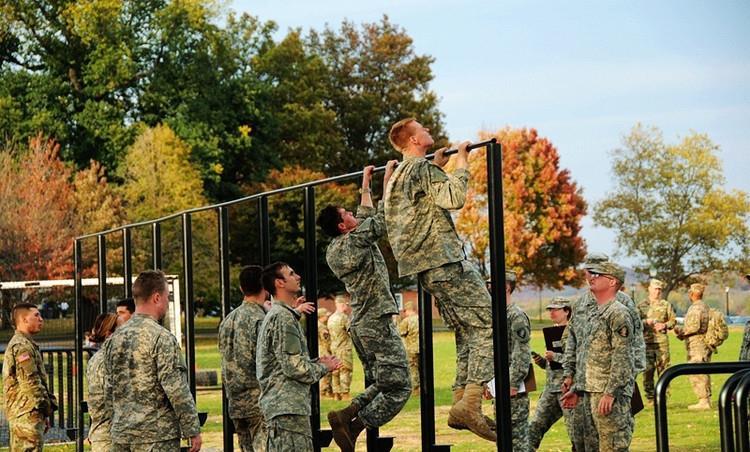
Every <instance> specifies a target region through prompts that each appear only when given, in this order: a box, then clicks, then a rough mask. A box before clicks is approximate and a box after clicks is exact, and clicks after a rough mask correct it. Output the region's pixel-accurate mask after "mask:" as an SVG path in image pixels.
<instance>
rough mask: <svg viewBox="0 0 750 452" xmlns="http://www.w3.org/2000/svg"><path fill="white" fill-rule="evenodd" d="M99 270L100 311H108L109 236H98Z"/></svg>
mask: <svg viewBox="0 0 750 452" xmlns="http://www.w3.org/2000/svg"><path fill="white" fill-rule="evenodd" d="M96 250H97V255H98V260H99V262H98V269H99V270H98V271H99V313H100V314H101V313H104V312H107V236H106V235H104V234H102V235H100V236H98V237H97V238H96Z"/></svg>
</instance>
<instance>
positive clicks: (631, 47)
mask: <svg viewBox="0 0 750 452" xmlns="http://www.w3.org/2000/svg"><path fill="white" fill-rule="evenodd" d="M227 6H228V8H229V9H232V10H235V11H239V12H248V13H250V14H252V15H255V16H258V17H259V18H260V19H262V20H273V21H275V22H276V23H277V24H278V26H279V30H280V31H279V38H281V37H283V35H284V34H285V33H286V31H287V30H288V29H289V28H297V27H300V28H302V29H303V30H308V29H310V28H313V29H322V28H323V27H324V26H325V25H326V24H329V25H330V26H331V27H333V28H338V26H339V25H340V23H341V22H342V21H343V20H348V21H350V22H354V23H363V22H376V21H379V20H380V18H381V17H382V16H383V15H384V14H386V15H388V17H389V18H390V20H391V21H392V22H393V23H395V24H397V25H399V26H401V27H403V28H404V29H405V30H406V32H407V33H408V34H409V35H410V36H411V37H412V38H413V39H414V47H415V50H416V52H417V53H419V54H428V55H431V56H432V57H434V58H435V62H434V63H433V65H432V70H433V74H434V77H435V78H434V80H433V82H432V83H431V89H432V90H434V91H435V92H436V93H437V94H438V96H439V97H440V110H441V111H442V112H443V113H444V114H445V125H446V128H447V131H448V136H449V137H450V139H451V140H454V141H461V140H464V139H476V136H477V132H478V131H479V130H480V129H485V130H496V129H498V128H501V127H505V126H511V127H533V128H535V129H537V131H538V132H539V134H540V136H544V137H547V138H548V139H550V140H551V142H552V143H553V144H554V145H555V146H556V147H557V149H558V152H559V154H560V163H561V167H563V168H567V169H569V170H570V172H571V174H572V177H573V179H574V180H575V181H577V183H578V184H579V186H581V187H582V189H583V195H584V197H585V198H586V200H587V201H588V202H589V206H590V208H589V213H591V212H593V208H592V206H593V205H594V204H595V203H596V202H597V201H599V200H601V199H602V198H603V197H604V196H606V193H607V192H609V191H611V190H612V189H613V180H612V174H611V170H610V168H611V155H610V152H611V151H612V150H613V149H616V148H617V147H619V146H620V145H621V142H622V141H621V140H622V137H623V135H625V134H627V133H628V132H629V131H630V129H631V128H632V127H633V126H634V125H635V124H636V123H638V122H641V123H643V124H647V125H653V126H657V127H659V128H660V129H661V130H662V131H663V132H664V137H665V140H666V141H667V142H668V143H675V142H677V141H678V140H679V139H680V138H681V137H684V136H686V135H687V134H689V133H691V132H693V131H695V132H700V133H706V134H708V135H709V136H710V138H711V139H712V140H713V141H714V143H716V144H717V145H719V146H720V148H721V151H720V154H719V155H720V157H721V159H722V160H723V164H724V174H725V177H726V184H725V187H726V188H727V189H730V190H731V189H739V190H744V191H747V192H750V145H749V144H748V140H747V138H746V134H747V132H748V131H750V2H747V1H660V2H653V1H640V0H637V1H633V0H631V1H627V2H625V1H605V0H599V1H585V2H584V1H575V2H574V1H565V2H563V1H554V0H553V1H550V0H547V1H498V0H494V1H480V0H464V1H448V0H429V1H428V0H398V1H396V0H368V1H339V0H316V1H309V0H304V1H302V0H285V1H278V0H274V1H270V0H256V1H249V0H234V1H230V2H229V3H228V5H227ZM582 234H583V236H584V238H585V239H586V242H587V244H588V249H589V251H600V252H606V253H610V254H614V253H616V252H617V251H618V250H617V249H616V244H615V239H616V237H615V235H614V233H613V232H612V231H610V230H607V229H603V228H598V227H596V226H595V225H594V224H593V221H592V220H591V218H590V215H589V216H587V217H586V218H584V220H583V230H582ZM621 259H622V262H623V263H627V264H635V262H634V261H632V259H629V258H625V257H621Z"/></svg>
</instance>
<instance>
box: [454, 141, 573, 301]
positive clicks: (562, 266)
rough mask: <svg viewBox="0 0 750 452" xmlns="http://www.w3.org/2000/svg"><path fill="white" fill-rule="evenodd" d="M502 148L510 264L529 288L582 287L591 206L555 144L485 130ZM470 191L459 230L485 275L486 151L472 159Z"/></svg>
mask: <svg viewBox="0 0 750 452" xmlns="http://www.w3.org/2000/svg"><path fill="white" fill-rule="evenodd" d="M492 137H495V138H497V140H498V143H500V144H501V147H502V157H503V158H502V160H503V205H504V214H505V231H504V232H505V260H506V266H507V268H508V269H513V270H515V271H516V272H518V274H519V276H521V278H522V281H523V283H524V284H529V285H533V286H536V287H537V288H541V287H551V288H556V289H559V288H561V287H562V286H563V285H566V284H572V285H578V284H579V283H580V280H579V277H578V275H577V273H576V271H575V267H576V266H577V265H578V264H579V263H580V262H581V261H582V260H583V259H584V257H585V255H586V245H585V242H584V240H583V238H581V237H580V235H579V234H580V231H581V224H580V221H581V218H582V217H583V216H584V215H585V214H586V202H585V201H584V199H583V196H582V195H581V190H580V189H579V188H578V185H577V184H576V182H575V181H573V180H572V179H571V177H570V172H569V171H568V170H566V169H561V168H560V161H559V160H560V159H559V156H558V154H557V149H556V148H555V146H554V145H553V144H552V143H551V142H550V141H549V140H548V139H547V138H544V137H539V136H538V134H537V131H536V130H535V129H510V128H506V129H502V130H499V131H498V132H495V133H488V132H481V133H480V139H481V140H487V139H490V138H492ZM469 171H470V172H471V178H470V180H469V191H468V195H467V200H466V204H465V205H464V208H463V209H461V211H460V212H459V213H458V217H457V221H456V227H457V229H458V232H459V234H460V235H461V236H462V237H463V238H464V239H465V240H466V241H467V242H468V243H469V244H470V246H471V249H470V257H471V258H472V259H474V260H475V261H476V262H477V263H478V264H479V267H480V269H482V271H486V268H487V264H488V261H489V229H488V219H487V158H486V151H485V149H484V148H482V149H478V150H476V151H473V152H472V153H471V155H470V158H469Z"/></svg>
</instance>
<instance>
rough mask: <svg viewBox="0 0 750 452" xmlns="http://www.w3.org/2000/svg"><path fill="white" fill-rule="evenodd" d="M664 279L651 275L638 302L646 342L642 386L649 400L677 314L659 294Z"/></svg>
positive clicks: (666, 359) (666, 364)
mask: <svg viewBox="0 0 750 452" xmlns="http://www.w3.org/2000/svg"><path fill="white" fill-rule="evenodd" d="M663 289H664V283H663V282H662V281H659V280H658V279H652V280H651V282H650V283H649V286H648V299H647V300H644V301H642V302H641V303H639V305H638V308H639V310H640V311H641V316H642V317H643V338H644V340H645V342H646V370H644V371H643V390H644V392H645V393H646V399H647V400H648V402H649V403H654V374H656V378H659V376H661V374H662V373H664V371H665V370H666V369H667V367H669V336H668V335H667V332H668V331H669V330H671V329H673V328H674V327H675V324H676V323H677V320H676V319H677V316H676V314H675V312H674V309H673V308H672V305H671V304H670V303H669V302H668V301H667V300H664V299H662V298H661V294H662V290H663Z"/></svg>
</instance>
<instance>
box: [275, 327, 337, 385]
mask: <svg viewBox="0 0 750 452" xmlns="http://www.w3.org/2000/svg"><path fill="white" fill-rule="evenodd" d="M279 326H280V328H278V329H276V330H275V331H274V336H276V337H275V340H274V342H275V343H277V344H279V347H277V350H275V351H274V353H275V354H276V359H277V360H278V361H279V364H280V365H281V371H282V372H283V373H284V375H285V376H286V377H287V378H291V379H292V380H296V381H298V382H300V383H303V384H308V385H312V384H314V383H315V382H317V381H318V380H320V379H321V378H323V376H324V375H325V374H327V373H328V368H326V366H325V365H323V364H321V363H318V362H313V361H312V360H311V359H310V358H309V357H308V356H307V355H305V354H304V352H303V350H302V338H301V337H300V332H299V328H298V327H297V326H296V325H291V324H283V323H282V324H280V325H279Z"/></svg>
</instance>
